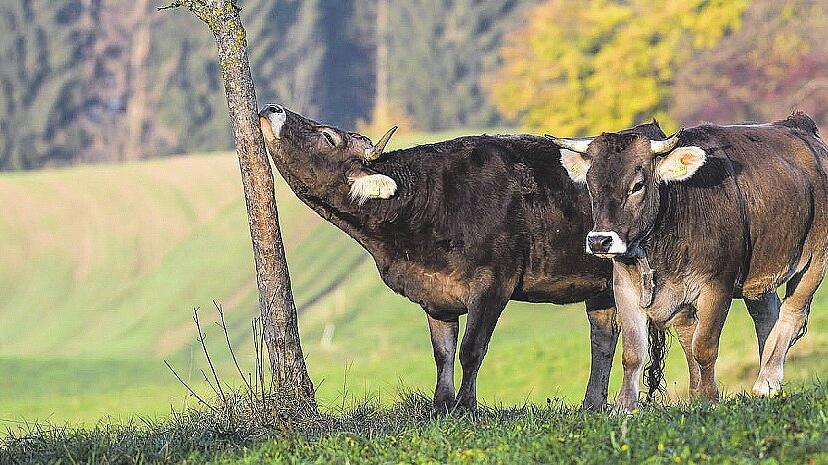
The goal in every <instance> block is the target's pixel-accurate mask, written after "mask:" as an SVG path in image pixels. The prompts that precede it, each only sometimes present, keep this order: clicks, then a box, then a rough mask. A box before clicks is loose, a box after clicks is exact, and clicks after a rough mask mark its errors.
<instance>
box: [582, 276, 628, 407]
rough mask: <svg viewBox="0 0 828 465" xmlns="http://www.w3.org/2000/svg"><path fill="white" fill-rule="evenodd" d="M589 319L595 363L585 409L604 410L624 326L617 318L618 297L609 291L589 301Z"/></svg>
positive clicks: (593, 363)
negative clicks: (620, 334) (622, 326)
mask: <svg viewBox="0 0 828 465" xmlns="http://www.w3.org/2000/svg"><path fill="white" fill-rule="evenodd" d="M586 307H587V317H588V318H589V329H590V332H589V338H590V348H591V355H592V363H591V366H590V370H589V382H588V383H587V388H586V394H585V395H584V402H583V408H584V409H586V410H603V409H604V408H606V406H607V391H608V389H609V377H610V372H611V370H612V359H613V357H614V356H615V347H616V345H617V343H618V334H619V332H620V331H621V328H620V327H619V325H618V321H617V319H616V316H617V315H616V310H615V300H614V298H613V296H612V292H606V293H604V294H602V295H599V296H596V297H594V298H592V299H589V300H587V301H586Z"/></svg>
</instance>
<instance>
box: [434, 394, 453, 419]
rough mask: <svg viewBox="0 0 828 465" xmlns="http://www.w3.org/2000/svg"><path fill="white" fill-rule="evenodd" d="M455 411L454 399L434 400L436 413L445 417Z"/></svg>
mask: <svg viewBox="0 0 828 465" xmlns="http://www.w3.org/2000/svg"><path fill="white" fill-rule="evenodd" d="M452 410H454V398H451V399H434V413H435V414H437V415H439V416H443V415H448V414H449V413H451V412H452Z"/></svg>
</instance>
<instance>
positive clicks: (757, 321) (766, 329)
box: [745, 292, 782, 363]
mask: <svg viewBox="0 0 828 465" xmlns="http://www.w3.org/2000/svg"><path fill="white" fill-rule="evenodd" d="M781 305H782V301H780V300H779V296H778V295H776V292H768V293H767V294H765V295H763V296H761V297H759V298H758V299H756V300H750V299H745V306H746V307H747V309H748V313H750V317H751V318H753V326H754V327H756V340H757V341H758V342H759V361H760V363H761V359H762V353H763V352H764V351H765V341H766V340H767V339H768V335H769V334H770V332H771V330H772V329H773V325H775V324H776V320H778V319H779V308H780V306H781Z"/></svg>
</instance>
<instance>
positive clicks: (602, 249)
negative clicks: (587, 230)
mask: <svg viewBox="0 0 828 465" xmlns="http://www.w3.org/2000/svg"><path fill="white" fill-rule="evenodd" d="M588 239H589V240H588V242H589V250H590V251H591V252H592V253H606V252H608V251H609V250H610V249H611V248H612V236H609V235H606V234H592V235H590V236H589V238H588Z"/></svg>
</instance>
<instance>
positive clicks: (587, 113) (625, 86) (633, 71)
mask: <svg viewBox="0 0 828 465" xmlns="http://www.w3.org/2000/svg"><path fill="white" fill-rule="evenodd" d="M748 4H749V2H748V1H747V0H713V1H709V0H689V1H688V0H630V1H628V2H618V1H611V0H588V1H578V0H549V1H546V2H544V3H542V4H540V5H538V6H536V7H534V8H533V9H532V10H531V11H530V12H529V14H528V16H527V22H526V25H525V27H524V28H523V29H521V30H517V31H515V32H514V33H513V34H512V35H511V36H510V37H509V38H508V39H507V41H506V45H505V46H504V48H503V50H502V57H503V66H502V68H501V70H500V71H499V72H498V73H497V74H496V75H495V76H494V78H493V79H492V81H491V84H490V88H491V91H492V96H493V98H494V101H495V103H496V105H497V107H498V108H499V109H500V111H501V112H503V113H504V115H506V116H507V117H511V118H516V119H518V120H519V121H520V122H521V123H522V124H523V125H525V126H527V127H528V128H530V129H533V130H548V131H554V132H555V133H558V134H565V135H567V136H572V135H583V134H588V133H595V132H600V131H609V130H618V129H622V128H624V127H628V126H630V125H632V124H635V123H638V122H642V121H644V120H648V119H650V118H652V117H657V118H658V119H659V120H660V121H662V123H666V124H665V126H668V127H673V126H675V121H674V120H673V118H671V116H670V114H669V113H668V112H667V110H668V108H669V104H670V99H671V95H672V83H673V82H674V80H675V79H676V76H677V74H678V72H679V70H680V69H681V67H682V66H684V65H686V64H687V63H688V62H689V61H690V60H691V59H692V58H693V57H694V54H696V53H698V52H701V51H704V50H708V49H711V48H713V47H716V46H717V45H718V44H719V43H720V42H721V41H722V39H723V38H724V37H725V36H727V35H728V34H730V33H731V32H732V31H734V30H737V29H738V28H739V27H740V26H741V23H742V16H743V13H744V12H745V9H746V8H747V7H748Z"/></svg>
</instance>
